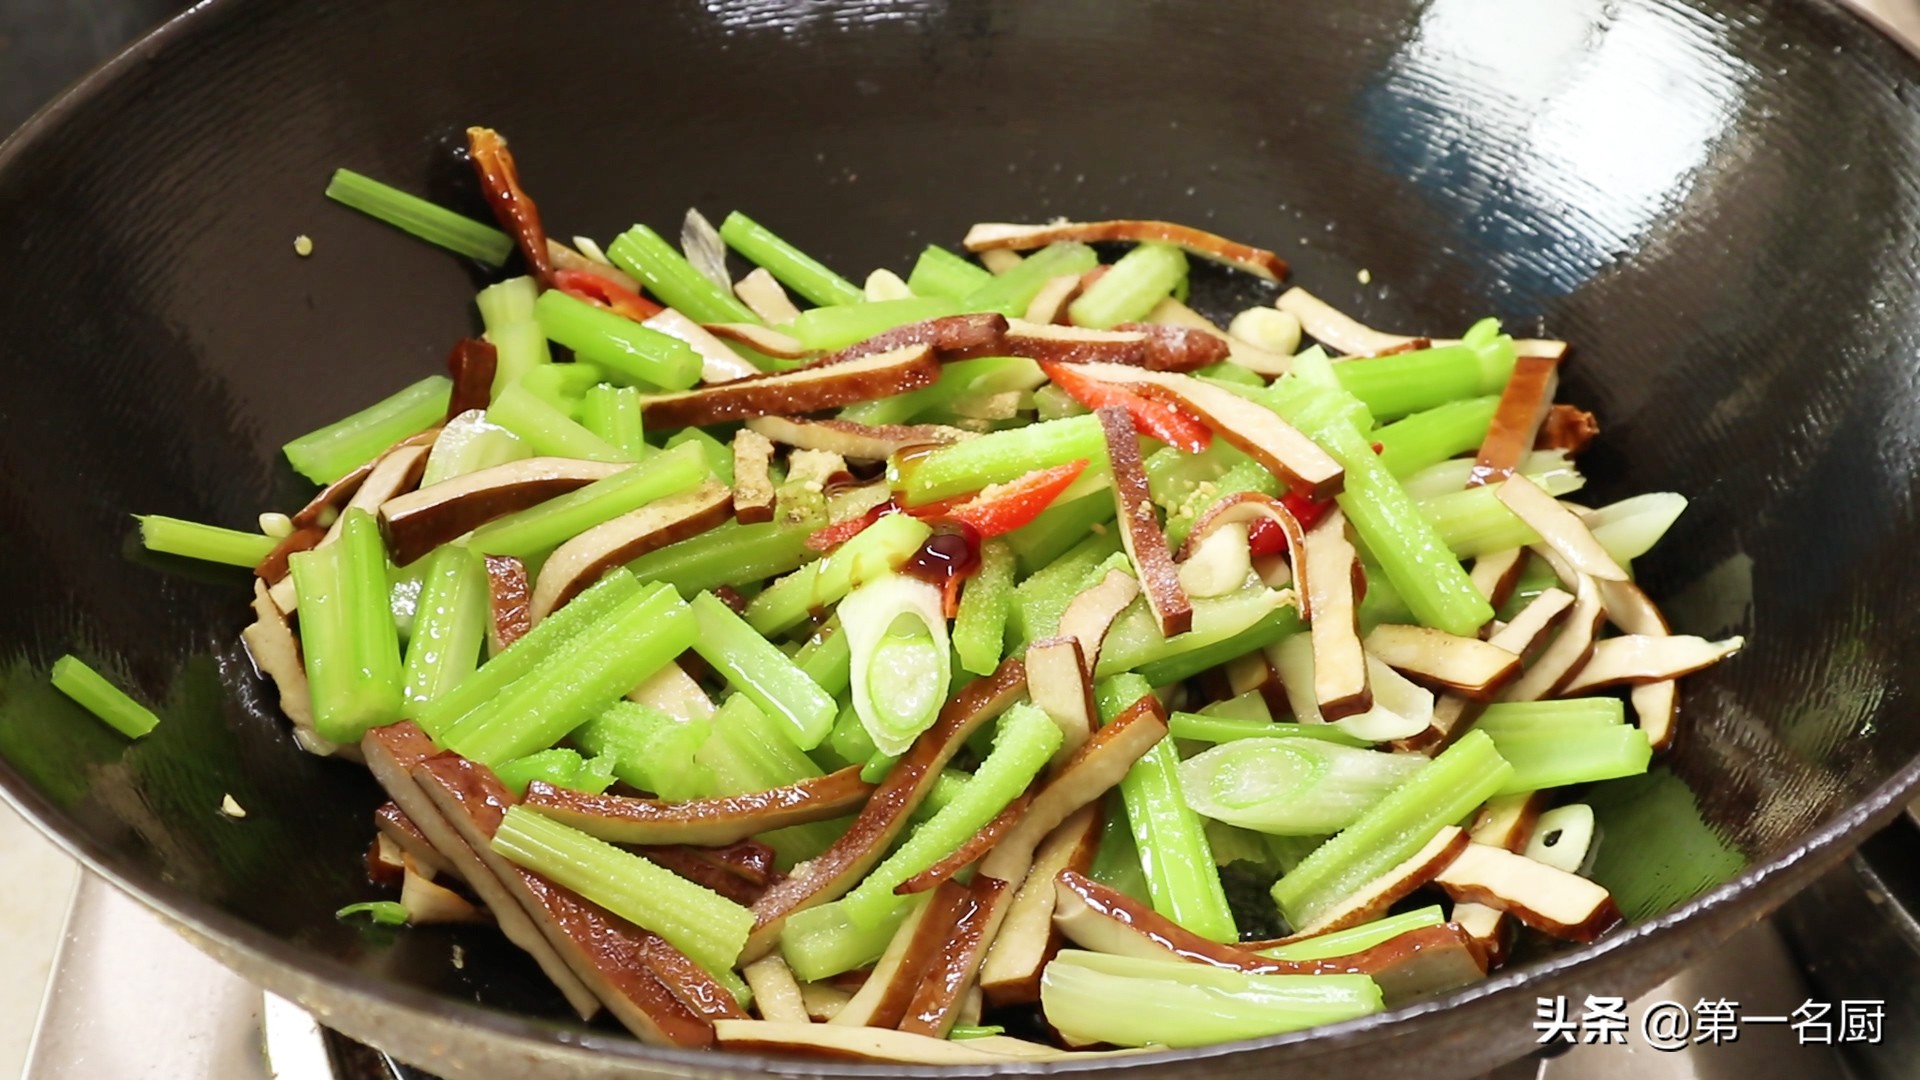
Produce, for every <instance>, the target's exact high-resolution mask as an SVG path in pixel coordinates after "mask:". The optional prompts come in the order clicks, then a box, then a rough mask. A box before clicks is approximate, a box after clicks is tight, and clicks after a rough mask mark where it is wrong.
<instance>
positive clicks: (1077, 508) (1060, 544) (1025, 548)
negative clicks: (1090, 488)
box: [1000, 491, 1115, 574]
mask: <svg viewBox="0 0 1920 1080" xmlns="http://www.w3.org/2000/svg"><path fill="white" fill-rule="evenodd" d="M1114 512H1115V511H1114V501H1113V495H1112V494H1111V493H1110V492H1105V491H1096V492H1094V493H1093V494H1091V495H1083V496H1081V497H1080V498H1078V499H1071V500H1065V501H1059V502H1055V503H1054V504H1053V505H1052V506H1049V507H1047V508H1046V509H1045V510H1042V511H1040V516H1039V517H1036V518H1034V519H1033V520H1032V521H1029V522H1027V523H1026V524H1025V525H1022V526H1020V527H1019V528H1017V529H1015V530H1013V531H1012V532H1010V533H1008V534H1006V535H1005V536H1003V537H1001V538H1000V539H1002V540H1004V541H1006V544H1007V547H1009V548H1011V549H1012V550H1013V555H1014V558H1015V560H1016V561H1017V563H1018V567H1019V570H1020V572H1021V573H1022V574H1033V573H1036V572H1038V571H1039V570H1040V569H1041V568H1042V567H1044V566H1047V565H1049V564H1050V563H1052V562H1053V561H1054V560H1055V559H1058V558H1059V557H1060V556H1062V555H1065V554H1066V553H1067V551H1068V550H1069V549H1070V548H1072V547H1073V546H1074V545H1075V544H1078V543H1080V542H1081V541H1083V540H1085V539H1086V538H1087V537H1088V536H1089V535H1091V534H1094V533H1100V532H1103V531H1105V530H1107V528H1108V525H1107V523H1108V522H1110V521H1112V520H1113V517H1114Z"/></svg>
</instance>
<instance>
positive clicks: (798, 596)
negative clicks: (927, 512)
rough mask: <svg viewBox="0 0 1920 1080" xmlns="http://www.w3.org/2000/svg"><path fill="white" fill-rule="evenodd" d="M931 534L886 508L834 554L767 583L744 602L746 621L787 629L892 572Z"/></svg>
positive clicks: (768, 630)
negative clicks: (856, 589)
mask: <svg viewBox="0 0 1920 1080" xmlns="http://www.w3.org/2000/svg"><path fill="white" fill-rule="evenodd" d="M932 535H933V529H932V528H930V527H929V526H928V525H927V524H926V523H925V522H923V521H920V520H919V519H917V518H914V517H910V516H908V515H906V514H889V515H887V516H886V517H883V518H881V519H880V520H878V521H876V522H874V523H873V524H872V525H869V526H867V528H865V529H864V530H862V531H861V532H860V533H859V534H858V535H856V536H855V537H854V538H853V539H851V540H848V541H847V542H846V543H844V544H842V545H840V547H839V548H837V549H836V550H835V551H834V552H833V554H831V555H828V556H827V557H826V558H824V559H820V560H817V561H815V562H811V563H808V564H807V565H805V566H802V567H801V568H800V569H798V570H795V571H794V572H793V573H791V574H788V575H787V576H786V577H783V578H781V579H780V580H778V581H776V582H774V583H773V584H772V585H769V586H767V589H766V591H765V592H763V593H761V594H760V595H759V596H756V597H754V598H753V600H752V602H750V603H749V604H748V605H747V623H748V625H750V626H752V627H753V628H754V629H755V630H758V631H760V633H762V634H766V635H769V636H771V635H773V634H779V633H783V632H785V631H787V630H791V629H793V628H794V627H796V626H799V625H800V624H801V623H803V622H805V621H806V620H807V616H808V615H809V613H811V612H813V611H816V610H818V609H820V608H822V607H824V606H826V605H828V604H837V603H839V602H840V600H841V598H842V597H844V596H846V595H847V594H848V593H849V592H852V591H853V589H854V587H855V586H857V585H859V584H861V583H863V582H867V581H872V580H875V579H876V578H879V577H881V576H883V575H885V574H888V573H891V572H893V571H894V570H895V569H897V568H898V567H899V566H900V564H901V563H903V562H906V561H907V559H908V558H910V557H912V555H913V553H914V552H915V551H918V550H919V549H920V545H921V544H924V543H926V542H927V537H929V536H932Z"/></svg>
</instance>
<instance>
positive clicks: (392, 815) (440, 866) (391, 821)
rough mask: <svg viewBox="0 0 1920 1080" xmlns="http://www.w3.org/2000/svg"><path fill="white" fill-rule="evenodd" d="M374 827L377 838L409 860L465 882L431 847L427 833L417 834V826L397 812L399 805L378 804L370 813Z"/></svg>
mask: <svg viewBox="0 0 1920 1080" xmlns="http://www.w3.org/2000/svg"><path fill="white" fill-rule="evenodd" d="M373 827H374V828H375V829H376V830H378V831H379V833H380V835H382V836H384V837H386V838H387V839H389V840H391V841H393V842H394V844H396V845H397V846H398V847H399V848H400V850H401V851H403V852H405V853H406V854H407V857H408V858H410V859H412V860H413V861H414V862H415V863H417V864H419V865H420V866H423V867H425V868H426V869H427V870H429V871H431V872H432V873H434V874H435V875H445V876H447V877H451V878H454V879H455V880H459V881H464V880H466V878H465V876H464V875H462V874H461V873H460V869H459V868H458V867H456V866H454V865H453V861H452V860H450V859H448V858H447V857H446V856H444V855H442V854H440V851H439V849H437V848H435V847H434V846H433V841H431V840H428V839H427V834H426V833H423V832H421V831H420V826H418V825H415V824H414V823H413V819H412V818H410V817H408V816H407V813H406V811H404V810H402V809H400V804H399V803H395V802H386V803H382V804H380V806H379V807H378V808H377V809H375V810H374V812H373Z"/></svg>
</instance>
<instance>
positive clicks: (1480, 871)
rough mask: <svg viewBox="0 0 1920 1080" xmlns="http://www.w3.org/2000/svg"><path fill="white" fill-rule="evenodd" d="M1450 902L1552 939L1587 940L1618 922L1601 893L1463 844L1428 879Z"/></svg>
mask: <svg viewBox="0 0 1920 1080" xmlns="http://www.w3.org/2000/svg"><path fill="white" fill-rule="evenodd" d="M1433 880H1434V884H1436V885H1439V886H1440V887H1441V888H1442V889H1445V890H1446V891H1447V895H1449V896H1451V897H1453V898H1454V899H1455V900H1461V901H1470V902H1472V903H1476V904H1485V905H1486V906H1488V907H1492V908H1499V909H1500V910H1501V911H1504V912H1506V913H1508V914H1509V915H1512V916H1513V917H1515V918H1517V919H1519V920H1520V921H1521V922H1523V923H1525V924H1526V925H1528V926H1530V927H1532V928H1534V929H1535V930H1538V931H1540V932H1542V933H1545V934H1550V935H1552V936H1554V937H1559V938H1566V939H1568V940H1571V941H1592V940H1593V939H1595V938H1597V937H1599V936H1600V935H1601V934H1604V933H1606V932H1607V931H1608V930H1610V929H1612V928H1613V927H1614V926H1616V925H1617V924H1618V923H1619V922H1620V909H1619V908H1618V907H1615V906H1614V903H1613V897H1612V896H1610V895H1609V894H1608V893H1607V890H1605V889H1603V888H1601V887H1600V886H1598V885H1596V884H1594V883H1593V882H1591V881H1588V880H1587V879H1586V878H1583V877H1581V876H1579V875H1578V874H1569V873H1567V872H1566V871H1565V870H1560V869H1556V868H1555V867H1551V866H1548V865H1547V864H1545V863H1542V862H1536V861H1534V860H1533V859H1529V858H1527V857H1526V856H1524V855H1515V854H1514V853H1513V852H1511V851H1507V850H1505V849H1503V848H1497V847H1493V846H1491V845H1488V844H1469V845H1468V846H1467V848H1466V849H1465V850H1464V851H1462V852H1461V853H1460V855H1459V857H1458V858H1456V859H1454V860H1453V862H1452V863H1451V864H1449V865H1448V866H1447V867H1446V868H1445V869H1444V870H1442V871H1441V872H1440V873H1439V875H1438V876H1436V877H1435V878H1434V879H1433Z"/></svg>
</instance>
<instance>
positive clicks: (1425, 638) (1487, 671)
mask: <svg viewBox="0 0 1920 1080" xmlns="http://www.w3.org/2000/svg"><path fill="white" fill-rule="evenodd" d="M1562 595H1565V594H1564V593H1563V594H1562ZM1363 644H1364V645H1365V647H1366V650H1367V652H1368V653H1369V654H1371V655H1372V656H1373V657H1374V658H1375V659H1377V660H1379V661H1380V662H1381V663H1383V664H1385V665H1387V666H1388V667H1390V668H1393V669H1394V670H1396V671H1398V672H1400V673H1401V674H1403V675H1405V676H1407V677H1408V678H1409V679H1412V680H1413V681H1414V682H1417V683H1421V684H1423V685H1426V686H1434V687H1439V688H1440V689H1443V690H1451V691H1453V692H1454V693H1457V694H1461V695H1464V696H1466V697H1470V698H1475V699H1478V700H1482V701H1484V700H1487V699H1489V698H1491V697H1492V696H1493V693H1494V691H1496V690H1498V689H1500V687H1501V686H1502V685H1503V684H1505V683H1506V681H1507V680H1508V679H1511V678H1512V677H1513V676H1514V675H1515V674H1517V673H1518V672H1519V671H1520V657H1519V656H1518V655H1517V654H1515V653H1512V652H1509V651H1507V650H1506V649H1504V648H1502V647H1501V646H1499V645H1497V644H1494V643H1493V642H1490V641H1481V640H1480V639H1479V638H1469V637H1458V636H1456V635H1453V634H1449V633H1447V632H1446V631H1444V630H1435V629H1433V628H1432V627H1429V626H1408V625H1404V624H1400V623H1382V624H1381V625H1379V626H1376V627H1374V628H1373V631H1372V632H1371V633H1369V634H1368V635H1367V636H1366V640H1365V641H1364V642H1363Z"/></svg>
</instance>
